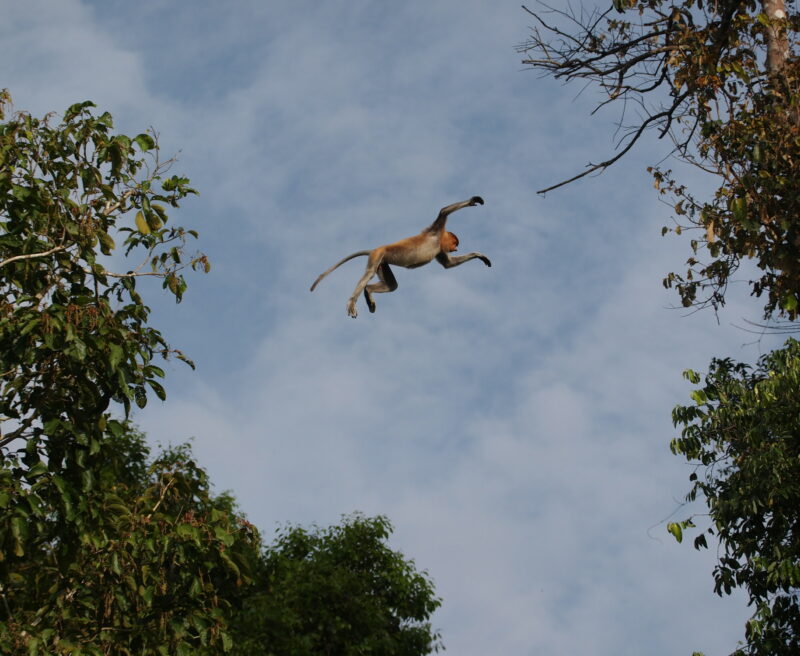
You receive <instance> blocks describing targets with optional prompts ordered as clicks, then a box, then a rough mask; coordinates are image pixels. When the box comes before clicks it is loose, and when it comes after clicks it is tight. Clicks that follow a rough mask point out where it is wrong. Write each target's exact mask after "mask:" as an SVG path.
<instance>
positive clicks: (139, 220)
mask: <svg viewBox="0 0 800 656" xmlns="http://www.w3.org/2000/svg"><path fill="white" fill-rule="evenodd" d="M136 227H137V228H138V230H139V232H141V233H142V234H143V235H149V234H150V226H149V225H147V221H145V220H144V214H142V211H141V210H139V211H138V212H136Z"/></svg>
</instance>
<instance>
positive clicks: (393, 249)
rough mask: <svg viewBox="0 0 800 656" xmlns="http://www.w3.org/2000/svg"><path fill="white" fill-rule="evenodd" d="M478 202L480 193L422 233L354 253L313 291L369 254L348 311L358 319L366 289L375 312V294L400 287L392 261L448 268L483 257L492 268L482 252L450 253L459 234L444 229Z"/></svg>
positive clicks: (408, 266) (444, 213)
mask: <svg viewBox="0 0 800 656" xmlns="http://www.w3.org/2000/svg"><path fill="white" fill-rule="evenodd" d="M474 205H483V198H481V197H480V196H473V197H472V198H470V199H469V200H465V201H462V202H460V203H453V204H452V205H448V206H447V207H443V208H442V209H441V210H439V216H437V217H436V220H435V221H434V222H433V223H431V225H430V226H428V227H427V228H425V230H423V231H422V232H420V233H419V234H418V235H414V236H413V237H408V238H406V239H401V240H400V241H397V242H395V243H393V244H387V245H385V246H378V247H377V248H375V249H373V250H371V251H358V252H357V253H351V254H350V255H348V256H347V257H346V258H344V259H343V260H340V261H339V262H337V263H336V264H334V265H333V266H332V267H331V268H330V269H328V270H327V271H325V272H324V273H322V274H320V276H319V278H317V279H316V280H315V281H314V284H313V285H311V291H312V292H313V291H314V289H315V288H316V286H317V285H318V284H319V282H320V280H322V279H323V278H324V277H325V276H327V275H328V274H329V273H330V272H331V271H333V270H334V269H336V268H338V267H339V266H341V265H342V264H344V263H345V262H347V261H349V260H352V259H353V258H354V257H361V256H362V255H366V256H367V268H366V271H364V275H363V276H361V279H360V280H359V281H358V284H357V285H356V288H355V291H354V292H353V295H352V296H351V297H350V300H349V301H348V302H347V314H349V315H350V316H351V317H353V318H354V319H355V318H356V317H357V316H358V310H356V301H358V297H359V295H360V294H361V292H362V291H363V292H364V298H365V299H366V301H367V307H368V308H369V311H370V312H375V300H374V299H373V298H372V295H373V294H376V293H380V292H393V291H394V290H395V289H397V280H396V279H395V277H394V274H393V273H392V270H391V269H390V268H389V265H390V264H396V265H397V266H401V267H405V268H406V269H416V268H417V267H421V266H423V265H425V264H427V263H428V262H430V261H431V260H433V259H434V258H435V259H436V261H437V262H439V264H441V265H442V266H443V267H444V268H445V269H449V268H451V267H454V266H458V265H459V264H463V263H464V262H468V261H469V260H474V259H479V260H481V261H482V262H483V263H484V264H485V265H486V266H488V267H490V266H492V263H491V262H490V261H489V258H488V257H486V256H485V255H483V254H482V253H467V254H466V255H457V256H454V257H451V256H450V253H452V252H454V251H455V250H456V248H457V247H458V237H456V236H455V235H454V234H453V233H452V232H448V231H447V230H445V229H444V227H445V224H446V223H447V217H448V216H449V215H450V214H452V213H453V212H455V211H456V210H460V209H463V208H464V207H472V206H474ZM375 275H377V276H378V278H379V279H380V282H376V283H373V284H371V285H369V284H367V283H369V281H370V280H371V279H372V277H373V276H375Z"/></svg>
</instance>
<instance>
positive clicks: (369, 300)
mask: <svg viewBox="0 0 800 656" xmlns="http://www.w3.org/2000/svg"><path fill="white" fill-rule="evenodd" d="M367 307H368V308H369V311H370V312H375V301H373V300H372V298H371V297H369V296H367Z"/></svg>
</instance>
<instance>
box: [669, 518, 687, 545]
mask: <svg viewBox="0 0 800 656" xmlns="http://www.w3.org/2000/svg"><path fill="white" fill-rule="evenodd" d="M667 531H669V532H670V533H671V534H672V536H673V537H674V538H675V539H676V540H677V541H678V542H683V530H682V529H681V526H680V524H677V523H675V522H670V523H669V524H667Z"/></svg>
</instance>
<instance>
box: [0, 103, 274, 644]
mask: <svg viewBox="0 0 800 656" xmlns="http://www.w3.org/2000/svg"><path fill="white" fill-rule="evenodd" d="M7 102H9V97H8V94H7V93H6V92H3V93H2V94H0V116H1V117H2V118H3V119H5V118H6V117H5V106H4V105H2V103H7ZM92 108H93V105H92V103H89V102H84V103H79V104H76V105H73V106H72V107H70V108H69V109H68V110H67V111H66V113H65V114H64V117H63V119H62V120H61V122H60V123H58V124H57V125H53V118H52V117H51V116H48V117H45V118H44V119H36V118H33V117H31V116H30V115H28V114H24V113H20V114H17V115H15V116H13V117H12V118H11V119H10V120H8V121H7V122H5V123H2V124H1V125H0V431H2V432H0V510H1V511H2V512H0V652H2V653H4V654H6V653H8V654H25V655H27V656H33V655H35V654H109V653H114V654H133V653H136V654H182V653H204V652H209V653H211V652H213V653H219V652H220V651H224V650H227V649H229V648H230V636H229V634H228V633H227V621H228V617H229V615H230V612H232V608H233V605H234V602H235V599H236V595H237V594H238V592H237V590H238V588H239V587H240V586H242V585H243V584H244V583H245V582H246V581H247V571H248V569H249V564H250V563H251V561H255V560H256V559H257V557H258V549H259V547H260V542H258V539H257V535H256V534H255V532H254V531H253V530H252V528H251V527H249V525H247V524H246V523H244V522H242V521H241V520H240V518H239V517H237V515H236V513H235V512H234V509H233V507H232V504H231V502H230V499H229V498H227V497H216V498H215V497H212V496H211V495H210V493H209V490H208V482H207V479H206V476H205V473H204V472H203V471H202V470H201V469H199V468H198V467H197V466H196V465H195V464H194V462H193V460H192V459H191V457H190V453H189V451H188V450H187V449H185V448H180V449H177V450H173V451H169V452H167V453H165V454H163V455H162V456H161V457H160V458H158V459H157V460H155V461H154V462H149V461H148V452H147V449H146V447H145V446H144V443H143V441H142V438H141V436H140V435H138V434H136V433H135V432H133V431H132V430H131V429H130V427H129V426H128V425H127V424H126V423H125V422H124V421H119V420H117V419H114V418H112V416H111V414H110V413H109V412H108V408H109V405H110V403H111V402H112V401H115V402H118V403H119V404H121V406H122V408H123V409H124V410H125V412H126V414H127V412H128V411H129V410H130V409H131V407H132V405H133V404H135V405H136V406H138V407H143V406H144V405H145V404H146V402H147V399H148V396H149V395H150V394H151V393H155V395H156V396H157V397H158V398H161V399H163V398H164V397H165V391H164V388H163V386H162V384H161V382H160V381H161V379H162V378H163V376H164V372H163V370H162V369H161V368H160V367H158V366H157V365H156V364H155V360H156V358H166V357H168V356H169V355H171V354H177V356H178V357H179V358H181V359H185V358H183V356H182V354H180V352H177V351H174V350H172V349H170V348H169V346H168V345H167V343H166V341H165V340H164V338H163V337H162V335H161V334H160V333H159V332H158V331H157V330H155V329H154V328H152V327H151V326H150V325H148V319H149V312H150V310H149V308H148V307H147V306H146V305H145V304H144V302H143V300H142V298H141V296H140V294H139V289H138V288H137V283H138V280H139V279H140V278H142V277H144V276H148V277H153V278H156V279H160V280H161V283H162V287H163V288H165V289H167V290H168V291H170V292H171V293H172V294H174V296H175V298H176V300H180V299H181V296H182V294H183V292H184V291H185V288H186V283H185V281H184V279H183V277H182V275H181V272H182V270H183V269H184V268H185V267H186V266H191V267H193V268H201V269H203V270H207V269H208V263H207V261H206V259H205V257H204V256H203V255H196V256H192V257H188V256H187V255H186V253H185V246H186V242H187V239H188V238H189V237H194V236H196V234H195V233H194V232H193V231H190V230H184V229H183V228H180V227H167V223H168V219H169V217H168V215H167V211H166V209H165V208H166V207H172V208H174V207H177V206H178V204H179V201H180V200H181V199H183V198H184V197H185V196H187V195H188V194H192V193H194V191H193V190H192V189H191V187H189V181H188V179H186V178H182V177H178V176H174V175H173V176H169V177H166V172H167V171H168V169H169V166H170V162H166V163H162V162H160V161H159V159H158V146H157V142H156V139H155V137H154V136H153V135H149V134H140V135H137V136H136V137H133V138H130V137H127V136H125V135H121V134H114V133H113V132H112V126H113V124H112V119H111V116H110V115H109V114H108V113H104V114H102V115H100V116H97V115H96V114H94V113H93V111H92ZM142 221H143V222H144V225H145V226H146V229H143V228H142ZM117 244H120V246H121V248H120V250H122V251H123V254H122V255H120V254H118V253H116V252H115V251H116V249H117ZM136 256H138V258H139V259H138V260H136V263H135V264H136V265H135V266H132V265H129V262H130V261H131V258H133V257H136ZM112 266H114V267H116V266H119V267H122V272H113V271H111V270H110V267H112ZM12 447H13V449H15V450H13V449H12Z"/></svg>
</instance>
